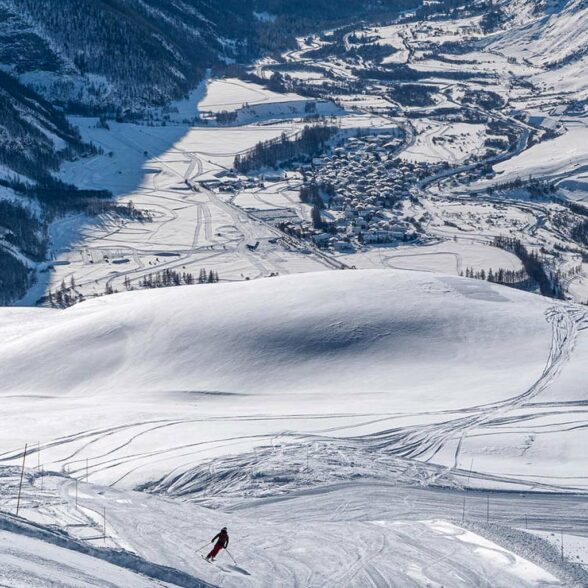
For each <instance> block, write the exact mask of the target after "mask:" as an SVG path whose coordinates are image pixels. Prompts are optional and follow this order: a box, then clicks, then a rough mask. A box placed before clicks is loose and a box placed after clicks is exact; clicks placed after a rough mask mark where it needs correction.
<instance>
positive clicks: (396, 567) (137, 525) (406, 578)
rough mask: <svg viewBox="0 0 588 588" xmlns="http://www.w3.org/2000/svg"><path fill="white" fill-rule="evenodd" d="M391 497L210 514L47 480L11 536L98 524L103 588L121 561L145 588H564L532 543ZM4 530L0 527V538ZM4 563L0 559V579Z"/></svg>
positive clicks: (318, 498) (333, 495) (364, 493)
mask: <svg viewBox="0 0 588 588" xmlns="http://www.w3.org/2000/svg"><path fill="white" fill-rule="evenodd" d="M395 492H396V489H395V488H393V487H391V486H388V487H385V486H370V485H369V484H368V485H360V486H355V487H353V486H349V487H343V488H339V489H337V488H333V489H329V490H327V491H326V492H322V493H320V494H316V493H312V492H309V493H302V494H300V495H298V496H293V497H292V498H290V499H288V500H286V501H272V500H261V501H259V500H257V501H247V500H242V501H241V502H240V504H239V507H238V508H237V509H235V510H232V511H214V510H209V509H207V508H203V507H200V506H197V505H192V504H189V503H185V502H180V501H170V500H165V499H162V498H160V497H156V496H148V495H146V494H141V493H135V492H130V491H119V490H113V489H111V488H104V487H100V486H94V485H92V484H85V483H78V484H77V492H76V484H75V483H74V481H73V480H71V479H67V478H63V477H53V476H49V477H46V478H45V479H44V486H43V490H41V488H40V480H39V478H36V479H35V481H34V484H33V485H31V486H28V485H27V488H26V496H25V500H24V507H23V509H22V510H21V513H22V514H23V516H24V517H26V518H29V519H31V520H33V521H39V523H40V524H39V523H35V524H33V525H26V523H25V524H22V523H21V524H20V525H19V526H18V527H17V528H16V531H17V532H22V530H23V529H22V528H23V527H24V528H25V529H26V528H27V527H33V528H34V529H35V530H36V532H37V534H39V535H42V536H44V537H46V536H47V535H48V531H47V530H46V529H47V528H48V526H49V525H50V526H51V528H54V527H55V526H57V527H61V528H66V529H68V530H69V533H70V534H72V535H73V536H74V537H80V538H82V537H84V536H86V537H92V536H94V537H100V525H101V514H102V513H104V512H106V520H107V523H106V529H107V537H106V538H105V539H102V538H100V539H99V540H96V541H93V540H92V539H89V540H87V541H86V542H85V543H84V544H85V545H88V544H91V543H95V544H96V547H95V548H90V550H91V553H94V554H95V555H101V554H100V551H103V558H104V559H107V560H108V559H112V560H114V559H115V558H116V557H117V556H118V558H117V559H118V561H119V565H120V568H119V569H120V573H121V576H120V577H119V578H117V579H116V580H115V581H114V582H113V583H114V585H116V586H127V585H132V584H125V583H124V580H125V576H124V575H123V574H124V573H127V570H126V569H125V568H126V565H125V563H126V562H128V563H130V562H131V561H132V560H131V559H130V557H129V556H125V555H124V554H123V555H121V551H120V550H121V549H124V550H125V551H126V553H129V552H130V553H135V554H136V555H137V556H138V557H139V558H142V559H143V561H146V562H149V565H148V566H146V571H147V572H149V574H150V576H151V577H157V576H156V573H157V568H156V566H166V567H167V568H171V569H172V570H177V572H176V574H175V577H174V576H171V575H170V576H168V577H167V578H166V579H168V581H169V582H170V583H171V584H172V585H180V586H194V587H195V588H196V587H197V586H199V583H198V580H193V583H184V582H182V581H181V580H182V576H181V574H184V576H185V575H189V576H190V577H192V578H194V579H199V580H201V581H206V582H209V583H210V584H212V585H216V586H230V587H233V586H234V587H237V586H238V587H260V586H268V587H269V586H280V587H282V586H283V587H286V586H328V587H333V588H335V587H338V586H346V587H356V586H357V587H360V586H366V585H369V586H379V587H384V586H399V587H410V588H412V587H417V586H422V587H425V586H452V588H465V587H468V588H469V587H471V586H485V585H491V586H493V587H496V588H510V587H512V586H520V587H522V588H530V587H540V586H543V587H546V586H564V585H571V583H570V582H566V580H570V579H571V578H570V577H569V576H568V575H567V574H566V571H565V570H562V569H561V568H559V567H558V565H557V564H556V565H553V561H552V562H550V561H549V558H548V557H545V555H549V549H546V547H545V546H544V545H542V544H541V542H540V541H535V542H531V544H530V545H526V546H525V547H526V549H524V550H523V549H522V548H521V547H522V545H521V543H522V541H521V538H522V537H523V534H520V533H519V534H518V535H517V534H511V537H510V541H509V543H508V545H506V540H505V537H504V536H503V537H498V538H497V539H486V538H484V537H482V536H481V535H480V534H479V533H477V532H472V531H469V530H467V529H465V528H463V526H461V525H460V524H459V523H455V522H450V521H449V520H440V519H437V518H429V517H428V516H427V510H428V509H427V507H426V506H425V505H424V503H423V504H418V502H417V501H415V500H414V494H413V497H411V496H409V495H408V494H406V493H405V494H404V495H402V497H401V496H398V495H397V494H396V493H395ZM76 494H77V506H76ZM391 497H392V500H391ZM459 500H460V501H461V497H459ZM395 506H397V507H398V508H395ZM5 518H8V517H6V515H0V526H2V525H3V524H4V522H5ZM452 518H454V517H452V516H451V515H449V516H448V519H452ZM548 518H549V516H548V515H547V517H546V519H545V520H547V519H548ZM8 520H9V521H11V520H13V519H11V518H8ZM222 526H228V528H229V534H230V544H229V552H228V553H227V552H221V554H220V555H219V557H218V558H217V561H216V563H215V564H209V563H206V562H204V561H203V560H202V559H201V557H200V554H206V553H207V551H208V550H209V549H210V539H211V537H212V536H214V534H215V533H216V532H217V531H218V529H219V528H220V527H222ZM53 533H55V531H53ZM22 542H23V540H22V538H21V537H20V536H16V537H15V543H16V544H17V545H18V546H19V548H22V549H23V550H24V549H25V548H26V547H29V549H30V548H33V547H34V548H37V549H38V548H39V546H38V544H37V545H31V546H27V545H22V547H21V544H22ZM76 542H77V543H76ZM38 543H41V542H40V541H39V542H38ZM69 543H70V544H76V545H77V544H78V543H81V539H74V538H73V537H72V538H71V539H70V540H69ZM103 544H105V545H104V547H103ZM0 545H1V543H0ZM40 547H41V549H40V553H41V554H43V553H45V552H46V551H47V546H45V545H43V544H41V546H40ZM529 547H532V548H531V549H529ZM522 551H525V552H526V553H525V555H521V554H520V552H522ZM97 552H98V553H97ZM542 552H545V553H542ZM72 555H77V554H72ZM555 555H557V554H555ZM70 557H71V556H70ZM5 558H6V555H5V554H4V553H3V552H2V550H1V548H0V569H2V565H1V564H2V563H3V561H4V560H5ZM68 559H70V558H68ZM68 559H66V560H65V561H66V562H67V561H68ZM555 559H556V557H555V558H553V560H555ZM25 565H26V564H25ZM29 565H30V564H29ZM101 565H102V566H103V564H101ZM127 565H128V564H127ZM562 567H563V566H562ZM110 569H112V568H110ZM68 571H69V570H68ZM1 574H2V572H1V571H0V578H2V576H1ZM159 574H160V577H162V578H164V577H165V576H163V574H161V571H159ZM572 577H573V576H572ZM577 577H578V578H580V577H581V576H577ZM174 580H175V581H174Z"/></svg>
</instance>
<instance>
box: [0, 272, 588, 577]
mask: <svg viewBox="0 0 588 588" xmlns="http://www.w3.org/2000/svg"><path fill="white" fill-rule="evenodd" d="M586 325H587V323H586V314H585V312H583V311H582V310H581V309H579V308H577V307H574V306H570V305H567V304H564V303H554V302H553V301H550V300H547V299H544V298H541V297H538V296H535V295H530V294H525V293H521V292H517V291H515V290H512V289H507V288H503V287H500V286H495V285H490V284H487V283H483V282H476V281H473V280H466V279H462V278H455V277H450V276H442V275H439V276H433V275H432V274H425V273H419V272H400V271H347V272H328V273H315V274H305V275H299V276H292V277H286V278H272V279H266V280H260V281H255V282H242V283H236V284H228V285H210V286H192V287H183V288H168V289H162V290H159V291H148V292H145V291H142V292H130V293H125V294H119V295H114V296H108V297H106V298H101V299H96V300H93V301H91V302H84V303H80V304H78V305H76V306H74V307H72V308H70V309H67V310H64V311H62V310H48V309H15V308H5V309H2V310H1V311H0V341H1V343H0V362H1V363H2V365H3V378H2V381H1V383H0V397H1V399H2V403H1V405H2V409H1V414H2V422H3V423H4V426H3V428H2V431H1V433H0V475H1V476H2V480H3V484H2V486H1V487H0V499H2V502H3V505H4V506H3V510H4V511H5V512H4V513H1V514H0V529H1V531H0V580H4V581H8V583H9V584H10V582H11V581H12V582H14V581H16V580H18V581H22V582H23V583H24V582H25V581H26V582H29V583H31V585H34V586H41V585H42V586H44V585H45V584H43V583H42V582H41V581H40V580H39V578H59V580H60V581H62V582H64V583H65V585H68V586H69V585H72V586H75V585H77V584H76V583H77V582H79V581H80V580H79V578H82V577H83V578H85V580H84V581H85V582H89V581H90V579H92V582H95V584H96V585H99V586H103V585H114V586H123V585H124V586H135V585H136V586H149V585H152V584H154V583H157V582H160V581H163V580H166V581H168V582H169V584H170V585H176V586H190V587H196V586H198V587H199V586H207V585H226V586H252V587H253V586H256V587H257V586H275V585H284V586H286V585H308V578H309V577H312V578H313V579H314V582H316V583H317V584H319V585H332V586H364V585H366V583H370V582H371V583H372V585H374V586H387V585H390V582H395V583H396V585H398V586H427V585H431V583H432V584H433V585H450V586H455V587H463V588H466V587H469V586H472V585H483V584H484V582H485V579H487V578H492V585H493V586H497V587H501V588H509V587H510V586H513V585H517V586H524V587H529V588H530V587H536V588H539V587H545V586H564V585H570V582H572V580H573V579H575V581H580V582H581V581H582V580H581V579H582V578H584V579H585V575H584V576H582V573H583V572H582V570H581V569H580V568H576V567H574V566H572V565H571V564H567V563H561V562H559V552H558V551H556V550H555V549H554V548H553V547H551V546H550V545H549V543H547V542H545V541H543V540H541V539H539V538H533V536H531V535H529V534H527V533H525V532H523V531H517V530H516V529H511V528H510V527H517V526H518V527H521V526H523V525H525V524H530V525H532V527H531V528H536V529H543V530H545V532H547V531H548V530H554V529H559V528H560V526H561V525H565V526H566V529H567V531H566V533H570V535H566V546H567V545H568V542H572V541H573V538H574V537H575V535H573V533H577V534H578V535H583V534H584V533H585V532H586V529H585V523H584V522H583V521H584V520H585V519H584V518H583V517H582V516H580V515H579V513H581V512H582V509H584V508H585V506H584V504H585V503H584V498H583V497H582V496H581V495H576V494H570V495H569V496H563V495H562V494H561V492H570V491H571V490H578V489H581V488H582V484H583V477H582V476H583V472H584V471H585V467H586V462H587V460H588V455H586V452H585V446H584V443H583V433H582V430H583V429H582V418H583V414H582V413H583V409H582V407H583V406H584V405H585V403H586V401H587V400H588V399H587V398H586V393H585V387H584V385H583V382H584V378H583V370H584V366H585V364H586V360H587V359H588V357H587V354H588V345H587V343H588V341H587V340H586V337H585V328H586ZM574 425H575V426H574ZM554 433H557V434H556V435H554ZM25 442H28V444H29V445H28V451H27V454H26V458H25V466H26V468H27V469H26V476H25V484H24V492H23V497H22V501H21V503H20V507H21V510H20V515H21V517H24V518H25V519H28V520H29V521H32V524H31V523H26V522H24V521H23V519H22V518H21V519H15V518H14V517H12V516H11V515H9V514H7V513H8V512H14V508H15V504H16V494H17V488H18V483H19V478H18V475H19V468H18V467H15V466H17V464H20V463H22V459H23V447H24V444H25ZM563 455H565V456H566V459H565V460H562V459H561V458H562V456H563ZM464 486H468V487H473V488H483V489H485V490H486V492H484V493H478V492H475V491H473V492H468V493H464V492H463V491H462V488H463V487H464ZM133 489H140V490H143V492H140V493H137V492H133V491H132V490H133ZM492 489H499V490H501V492H498V493H492V496H491V497H490V494H487V491H490V490H492ZM509 490H510V492H509ZM537 490H540V491H542V492H539V493H537V494H536V495H535V494H534V491H537ZM554 492H555V494H552V493H554ZM169 498H173V499H174V500H169ZM466 499H467V513H466V510H465V508H466ZM490 500H491V501H492V510H491V511H490V510H487V509H489V508H490ZM209 507H213V508H212V509H211V508H209ZM490 517H491V518H490ZM490 520H491V521H492V523H493V524H492V525H487V524H486V525H484V524H483V521H485V522H486V523H488V522H489V521H490ZM460 521H461V522H460ZM476 521H477V522H476ZM223 525H228V526H229V530H230V533H231V537H232V542H231V546H230V549H229V551H230V555H229V553H223V554H222V555H221V557H220V558H219V561H218V562H217V563H215V564H214V565H211V564H208V563H205V562H203V561H202V559H201V558H200V557H199V556H198V552H197V550H200V552H202V553H205V552H206V551H205V550H206V549H207V547H208V545H209V543H208V542H209V540H210V537H212V536H213V535H214V533H216V532H217V531H218V529H219V528H220V527H221V526H223ZM558 537H559V533H558ZM7 544H10V545H11V547H10V549H8V548H6V547H3V545H7ZM374 546H375V547H374ZM566 549H570V547H566ZM317 551H320V553H321V554H322V556H323V557H320V558H318V559H317V558H316V557H315V553H317ZM32 553H35V554H36V555H35V558H36V559H34V560H31V555H30V554H32ZM579 553H581V552H579ZM230 558H233V559H230ZM31 561H36V562H39V563H37V564H35V565H33V564H32V563H31ZM137 571H139V572H141V575H140V576H139V575H136V573H135V572H137ZM68 582H69V583H68ZM109 582H110V584H108V583H109ZM566 582H567V583H566ZM157 585H160V584H158V583H157Z"/></svg>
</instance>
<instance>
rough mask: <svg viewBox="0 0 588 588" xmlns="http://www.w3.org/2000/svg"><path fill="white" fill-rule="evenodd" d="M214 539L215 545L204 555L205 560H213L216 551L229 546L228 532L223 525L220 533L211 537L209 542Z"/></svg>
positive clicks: (216, 553)
mask: <svg viewBox="0 0 588 588" xmlns="http://www.w3.org/2000/svg"><path fill="white" fill-rule="evenodd" d="M215 541H216V545H215V546H214V547H213V548H212V550H211V552H210V553H209V554H208V555H207V556H206V561H214V558H215V557H216V556H217V555H218V552H219V551H220V550H221V549H226V548H227V547H228V546H229V534H228V533H227V528H226V527H223V528H222V529H221V530H220V533H218V534H217V535H215V536H214V537H213V539H212V541H211V543H214V542H215Z"/></svg>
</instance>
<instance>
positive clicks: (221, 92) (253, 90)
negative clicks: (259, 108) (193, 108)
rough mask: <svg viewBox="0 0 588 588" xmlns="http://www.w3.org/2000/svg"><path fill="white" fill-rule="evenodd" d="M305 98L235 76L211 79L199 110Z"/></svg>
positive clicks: (230, 109)
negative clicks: (276, 90)
mask: <svg viewBox="0 0 588 588" xmlns="http://www.w3.org/2000/svg"><path fill="white" fill-rule="evenodd" d="M305 101H306V99H305V98H303V97H302V96H298V95H297V94H279V93H277V92H272V91H271V90H268V89H266V88H264V87H263V86H260V85H259V84H254V83H252V82H244V81H243V80H239V79H236V78H227V79H222V80H213V81H211V82H210V83H209V84H208V87H207V91H206V95H205V96H204V99H203V100H202V101H201V102H200V104H199V109H200V110H201V111H210V112H221V111H225V110H226V111H234V110H238V109H240V108H243V107H244V106H245V105H246V104H247V105H249V106H256V105H259V104H265V103H270V104H272V105H276V104H279V103H281V102H293V103H297V102H305Z"/></svg>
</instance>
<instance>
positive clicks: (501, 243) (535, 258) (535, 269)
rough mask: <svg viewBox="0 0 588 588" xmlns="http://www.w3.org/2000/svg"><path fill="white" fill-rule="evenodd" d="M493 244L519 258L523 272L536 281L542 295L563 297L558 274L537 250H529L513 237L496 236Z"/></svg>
mask: <svg viewBox="0 0 588 588" xmlns="http://www.w3.org/2000/svg"><path fill="white" fill-rule="evenodd" d="M494 246H495V247H499V248H500V249H504V250H505V251H509V252H511V253H514V254H515V255H516V256H517V257H518V258H519V259H520V260H521V263H522V264H523V267H524V268H525V272H526V273H527V275H528V276H529V277H530V278H531V279H533V280H534V281H535V282H536V283H537V285H538V286H539V290H540V291H541V294H543V296H549V297H550V298H563V286H562V284H561V282H560V279H559V275H558V274H557V273H554V272H550V271H549V270H548V269H547V264H546V263H545V260H544V259H543V258H542V257H541V256H540V255H539V254H538V253H537V252H535V251H529V250H528V249H527V248H526V247H525V246H524V245H523V244H522V243H521V241H520V240H519V239H515V238H514V237H496V238H495V239H494Z"/></svg>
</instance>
